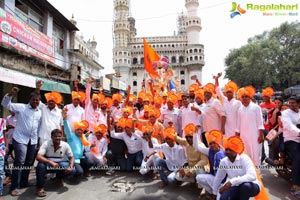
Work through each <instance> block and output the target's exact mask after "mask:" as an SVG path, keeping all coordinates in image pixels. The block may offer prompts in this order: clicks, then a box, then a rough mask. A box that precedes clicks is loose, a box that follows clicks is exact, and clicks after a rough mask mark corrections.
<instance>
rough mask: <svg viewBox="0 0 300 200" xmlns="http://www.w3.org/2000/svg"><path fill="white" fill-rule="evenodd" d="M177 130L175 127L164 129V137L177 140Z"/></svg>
mask: <svg viewBox="0 0 300 200" xmlns="http://www.w3.org/2000/svg"><path fill="white" fill-rule="evenodd" d="M175 136H176V130H175V128H173V127H168V128H166V129H165V130H164V138H165V139H166V138H170V139H171V140H173V141H175Z"/></svg>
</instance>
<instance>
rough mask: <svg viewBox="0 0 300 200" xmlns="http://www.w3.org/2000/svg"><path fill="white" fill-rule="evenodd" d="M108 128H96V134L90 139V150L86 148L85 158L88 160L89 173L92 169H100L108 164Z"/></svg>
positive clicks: (101, 126)
mask: <svg viewBox="0 0 300 200" xmlns="http://www.w3.org/2000/svg"><path fill="white" fill-rule="evenodd" d="M106 131H107V127H106V126H105V125H104V124H100V125H98V126H94V132H93V135H92V136H91V137H89V139H88V140H89V143H90V144H91V146H90V148H86V152H85V157H86V160H87V164H88V168H89V171H91V169H93V167H94V169H96V170H97V169H100V167H102V166H104V165H106V164H107V159H106V157H105V155H106V152H107V139H106Z"/></svg>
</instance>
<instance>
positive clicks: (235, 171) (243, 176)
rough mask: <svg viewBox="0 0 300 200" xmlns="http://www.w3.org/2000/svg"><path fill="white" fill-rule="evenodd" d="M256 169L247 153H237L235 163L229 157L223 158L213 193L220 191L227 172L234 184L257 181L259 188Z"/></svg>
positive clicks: (228, 177)
mask: <svg viewBox="0 0 300 200" xmlns="http://www.w3.org/2000/svg"><path fill="white" fill-rule="evenodd" d="M255 170H256V169H255V167H254V164H253V163H252V161H251V159H250V158H249V156H247V155H246V154H241V155H237V156H236V158H235V161H234V162H233V163H232V162H231V161H230V160H229V159H228V157H225V158H223V159H222V160H221V162H220V165H219V169H218V170H217V174H216V176H215V180H214V182H213V187H212V188H213V194H214V195H217V193H218V192H219V191H218V190H219V187H220V185H221V182H222V180H223V179H224V178H225V176H226V174H227V179H229V181H230V183H231V185H232V186H239V185H240V184H242V183H245V182H252V183H256V184H257V185H258V186H259V188H261V184H260V182H259V181H258V179H257V177H256V171H255Z"/></svg>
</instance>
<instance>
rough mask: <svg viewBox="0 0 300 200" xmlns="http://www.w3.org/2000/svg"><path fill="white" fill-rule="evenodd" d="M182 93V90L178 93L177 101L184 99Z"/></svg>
mask: <svg viewBox="0 0 300 200" xmlns="http://www.w3.org/2000/svg"><path fill="white" fill-rule="evenodd" d="M182 95H183V93H182V92H180V93H178V94H177V101H180V100H182Z"/></svg>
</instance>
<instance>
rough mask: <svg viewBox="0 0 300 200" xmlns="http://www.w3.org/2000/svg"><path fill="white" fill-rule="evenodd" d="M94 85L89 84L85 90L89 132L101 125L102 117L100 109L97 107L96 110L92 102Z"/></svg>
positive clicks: (86, 118) (86, 117)
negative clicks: (91, 96) (100, 118)
mask: <svg viewBox="0 0 300 200" xmlns="http://www.w3.org/2000/svg"><path fill="white" fill-rule="evenodd" d="M91 89H92V85H91V84H87V85H86V89H85V95H86V99H85V108H84V110H85V120H87V121H88V122H89V131H94V126H95V125H98V124H99V121H100V120H99V117H100V109H99V107H98V106H97V108H96V109H94V107H93V104H92V101H91V99H90V95H91Z"/></svg>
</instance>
